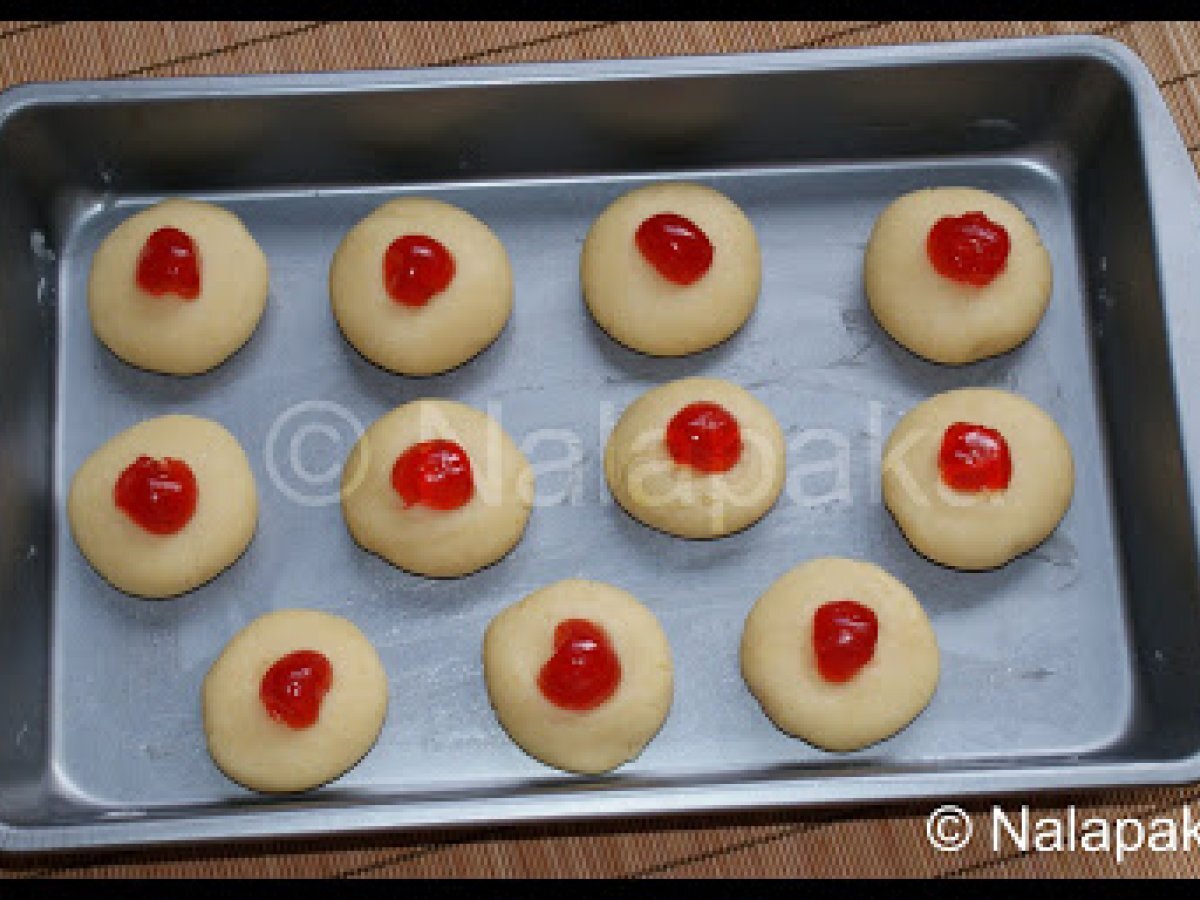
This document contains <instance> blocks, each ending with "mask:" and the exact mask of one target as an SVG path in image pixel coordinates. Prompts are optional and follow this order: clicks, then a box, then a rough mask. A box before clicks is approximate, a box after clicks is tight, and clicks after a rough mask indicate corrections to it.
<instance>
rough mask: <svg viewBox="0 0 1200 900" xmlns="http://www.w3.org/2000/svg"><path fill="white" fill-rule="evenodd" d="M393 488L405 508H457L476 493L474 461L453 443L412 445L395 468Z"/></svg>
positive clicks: (393, 470)
mask: <svg viewBox="0 0 1200 900" xmlns="http://www.w3.org/2000/svg"><path fill="white" fill-rule="evenodd" d="M392 487H394V488H395V489H396V493H398V494H399V495H400V498H401V499H402V500H403V501H404V505H405V506H413V505H414V504H418V503H419V504H421V505H423V506H428V507H430V508H431V509H441V510H449V509H458V508H459V507H460V506H462V505H463V504H464V503H466V502H467V501H468V500H470V499H471V495H472V494H473V493H474V492H475V479H474V477H473V476H472V474H471V459H470V457H468V456H467V451H466V450H464V449H463V448H462V447H460V446H459V445H458V444H456V443H454V441H444V440H433V441H422V442H421V443H419V444H413V445H412V446H411V447H409V448H408V449H407V450H405V451H404V452H403V453H401V454H400V456H399V457H398V458H397V459H396V464H395V465H394V466H392Z"/></svg>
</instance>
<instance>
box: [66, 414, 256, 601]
mask: <svg viewBox="0 0 1200 900" xmlns="http://www.w3.org/2000/svg"><path fill="white" fill-rule="evenodd" d="M141 456H149V457H151V458H153V459H156V460H162V459H165V458H171V459H178V460H182V461H183V462H185V463H186V464H187V465H188V466H189V467H190V468H191V471H192V473H193V476H194V478H195V483H196V491H197V497H196V507H195V510H194V512H193V513H192V515H191V518H190V519H189V520H188V521H187V523H186V524H185V525H184V526H183V527H182V529H180V530H178V531H176V532H175V533H173V534H158V533H152V532H151V531H149V530H147V529H145V528H144V527H142V526H141V525H139V524H138V523H137V522H135V521H134V520H133V518H131V516H130V515H128V514H127V513H126V512H125V511H124V510H122V509H121V508H120V507H118V506H117V504H116V502H115V490H116V484H117V481H118V479H120V478H121V477H122V473H123V472H124V471H125V470H126V468H127V467H128V466H130V464H131V463H133V462H134V460H136V459H137V458H138V457H141ZM67 515H68V519H69V521H70V525H71V533H72V535H74V537H75V542H76V543H77V544H78V546H79V549H80V551H81V552H82V553H83V555H84V556H85V557H86V558H87V560H88V562H90V563H91V564H92V566H93V567H94V568H95V569H96V571H97V572H99V573H100V574H101V575H102V576H103V577H104V578H105V579H107V580H108V581H109V582H110V583H111V584H112V585H113V586H114V587H116V588H117V589H118V590H121V591H124V592H125V593H127V594H133V595H135V596H139V597H148V598H153V599H163V598H166V597H173V596H176V595H178V594H182V593H184V592H186V591H190V590H192V589H193V588H196V587H199V586H200V585H202V584H204V583H205V582H207V581H209V580H210V579H212V578H214V577H215V576H216V575H218V574H219V573H220V572H221V571H223V570H224V569H226V568H227V567H228V566H230V565H232V564H233V563H234V561H235V560H237V558H238V557H239V556H241V555H242V553H243V551H245V549H246V547H247V546H249V544H250V540H251V538H252V537H253V536H254V529H255V525H256V523H257V521H258V495H257V493H256V491H255V487H254V475H253V473H252V472H251V471H250V462H249V460H248V459H247V458H246V454H245V452H244V451H243V450H242V447H241V445H240V444H238V441H237V438H235V437H234V436H233V435H232V434H230V433H229V432H228V431H226V430H225V429H224V428H223V427H222V426H221V425H219V424H217V423H216V422H213V421H211V420H209V419H201V418H198V417H196V416H182V415H170V416H159V417H158V418H154V419H147V420H146V421H143V422H140V423H138V424H137V425H134V426H133V427H132V428H129V429H127V430H125V431H122V432H121V433H120V434H118V435H116V436H115V437H113V438H112V439H110V440H109V441H108V442H107V443H105V444H104V445H103V446H101V447H100V448H98V449H97V450H96V451H95V452H94V453H92V455H91V456H89V457H88V458H87V459H86V460H84V462H83V464H82V465H81V466H80V467H79V469H78V470H77V471H76V472H75V476H74V478H72V480H71V488H70V492H69V494H68V496H67Z"/></svg>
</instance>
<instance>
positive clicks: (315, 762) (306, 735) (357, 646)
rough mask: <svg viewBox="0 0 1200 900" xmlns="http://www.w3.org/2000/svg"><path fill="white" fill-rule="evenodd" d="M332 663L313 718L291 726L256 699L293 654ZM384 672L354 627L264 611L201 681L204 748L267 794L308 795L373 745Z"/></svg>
mask: <svg viewBox="0 0 1200 900" xmlns="http://www.w3.org/2000/svg"><path fill="white" fill-rule="evenodd" d="M303 650H309V651H316V652H317V653H320V654H323V655H324V656H325V657H326V659H327V660H328V661H329V664H330V668H331V671H332V679H331V681H330V684H329V689H328V692H327V693H326V694H325V695H324V696H323V697H322V698H321V701H320V708H319V714H318V716H317V719H316V721H315V722H314V723H313V724H311V725H309V726H307V727H300V728H293V727H291V726H289V725H288V724H285V723H284V722H283V721H280V720H278V719H276V718H274V717H272V716H271V715H270V714H269V713H268V712H267V708H266V706H265V704H264V703H263V700H262V699H261V697H260V686H261V685H262V682H263V677H264V675H266V674H267V672H268V670H270V669H271V667H272V666H273V665H274V664H275V662H276V661H278V660H280V659H282V658H284V657H286V656H287V655H288V654H290V653H294V652H296V651H303ZM387 703H388V684H387V673H386V672H385V671H384V668H383V664H382V663H381V662H380V660H379V654H378V653H376V652H375V648H374V647H373V646H372V645H371V642H370V641H369V640H367V638H366V637H365V636H364V635H363V633H362V632H361V631H359V630H358V628H356V627H355V626H354V624H353V623H351V622H349V621H347V620H346V619H343V618H341V617H340V616H334V615H330V614H328V613H323V612H317V611H315V610H304V609H284V610H279V611H276V612H272V613H268V614H266V615H264V616H261V617H259V618H257V619H255V620H254V621H253V622H251V623H250V624H249V625H247V626H246V627H245V628H244V629H242V630H241V631H239V632H238V633H237V634H236V635H234V637H233V639H232V640H230V642H229V643H228V644H226V646H225V649H224V650H222V651H221V655H220V656H219V657H218V658H217V660H216V662H214V663H213V665H212V668H211V669H209V671H208V674H207V675H206V676H205V678H204V685H203V689H202V706H203V714H204V734H205V737H206V738H207V741H208V752H209V754H210V755H211V756H212V759H213V762H214V763H216V765H217V768H219V769H220V770H221V771H222V772H224V773H225V774H226V775H227V776H228V777H229V778H230V779H232V780H233V781H236V782H237V783H238V784H241V785H243V786H245V787H247V788H250V789H251V790H254V791H261V792H285V791H305V790H308V789H309V788H313V787H317V786H318V785H321V784H324V783H325V782H328V781H331V780H333V779H334V778H337V777H338V776H340V775H342V774H343V773H344V772H346V771H347V770H349V769H350V768H352V767H353V766H354V765H355V764H356V763H357V762H358V761H359V760H360V759H362V758H363V757H364V756H365V755H366V754H367V751H369V750H370V749H371V747H372V746H373V745H374V744H375V741H376V739H378V737H379V732H380V730H381V729H382V728H383V720H384V716H385V714H386V712H387Z"/></svg>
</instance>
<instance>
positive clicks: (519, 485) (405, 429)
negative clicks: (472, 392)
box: [342, 400, 534, 578]
mask: <svg viewBox="0 0 1200 900" xmlns="http://www.w3.org/2000/svg"><path fill="white" fill-rule="evenodd" d="M533 497H534V476H533V469H532V468H531V467H530V465H529V461H528V460H527V459H526V458H525V455H524V454H523V453H522V452H521V451H520V449H519V448H518V447H517V445H516V444H515V443H514V442H513V440H512V438H510V437H509V436H508V435H507V434H506V433H505V432H504V429H502V428H501V427H500V424H499V423H498V422H496V421H495V420H494V419H492V418H491V417H490V416H488V415H486V414H484V413H481V412H479V411H478V410H476V409H473V408H471V407H470V406H466V405H465V404H462V403H456V402H454V401H451V400H414V401H412V402H411V403H406V404H404V405H403V406H400V407H397V408H396V409H394V410H392V411H391V412H389V413H387V414H386V415H384V416H382V417H380V418H379V419H378V420H376V421H375V422H374V423H372V425H371V426H370V427H369V428H368V429H367V430H366V431H365V432H364V433H363V436H362V437H361V438H360V439H359V441H358V443H357V444H355V445H354V449H353V450H351V451H350V456H349V458H348V459H347V460H346V466H345V468H344V469H343V472H342V513H343V515H344V516H345V518H346V525H347V526H348V527H349V529H350V534H351V535H352V536H353V537H354V540H355V541H357V542H358V543H359V544H360V545H361V546H362V547H363V548H364V549H366V550H369V551H371V552H372V553H376V554H378V555H379V556H382V557H383V558H384V559H386V560H387V561H388V562H390V563H392V565H395V566H399V567H400V568H402V569H406V570H407V571H409V572H415V573H417V574H418V575H429V576H433V577H437V578H453V577H456V576H459V575H467V574H470V573H471V572H474V571H476V570H477V569H481V568H483V567H484V566H487V565H490V564H492V563H494V562H496V561H497V560H498V559H500V558H501V557H503V556H504V555H505V554H506V553H508V551H509V550H511V549H512V548H513V547H514V546H516V544H517V541H519V540H520V539H521V535H522V533H523V532H524V531H525V523H526V522H528V521H529V514H530V511H531V510H532V508H533Z"/></svg>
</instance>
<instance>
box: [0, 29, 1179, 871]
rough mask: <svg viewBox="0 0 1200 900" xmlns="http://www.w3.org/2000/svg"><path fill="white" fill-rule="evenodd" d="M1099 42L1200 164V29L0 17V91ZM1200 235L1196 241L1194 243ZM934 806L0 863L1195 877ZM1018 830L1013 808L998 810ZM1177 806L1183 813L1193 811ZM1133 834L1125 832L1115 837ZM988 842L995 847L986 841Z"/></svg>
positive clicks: (1116, 798) (1175, 799)
mask: <svg viewBox="0 0 1200 900" xmlns="http://www.w3.org/2000/svg"><path fill="white" fill-rule="evenodd" d="M1045 34H1103V35H1108V36H1109V37H1112V38H1115V39H1116V40H1119V41H1122V42H1123V43H1125V44H1126V45H1128V46H1129V47H1130V48H1132V49H1133V50H1134V51H1135V52H1136V53H1138V54H1139V55H1140V56H1141V58H1142V59H1143V60H1144V61H1145V62H1146V64H1147V65H1148V66H1149V67H1150V70H1151V71H1152V72H1153V73H1154V76H1155V78H1156V79H1157V81H1158V83H1159V86H1160V88H1161V89H1162V92H1163V96H1164V97H1165V98H1166V101H1167V104H1168V105H1169V107H1170V109H1171V112H1172V113H1173V114H1174V116H1175V121H1176V122H1177V124H1178V126H1179V129H1180V131H1181V132H1182V134H1183V138H1184V141H1185V142H1186V144H1187V146H1188V149H1189V151H1190V153H1191V156H1192V162H1193V164H1195V165H1197V166H1198V167H1200V24H1197V23H1196V22H387V23H378V22H324V21H312V22H0V87H7V86H9V85H13V84H17V83H20V82H26V81H55V80H62V79H76V78H127V77H133V76H166V75H208V74H236V73H254V72H304V71H322V70H333V69H358V68H394V67H406V66H446V65H470V64H475V63H507V62H527V61H539V60H571V59H597V58H612V57H643V56H671V55H680V54H694V53H733V52H746V51H767V50H783V49H799V48H809V47H835V46H840V47H850V46H865V45H879V44H903V43H923V42H930V41H946V40H967V39H978V38H993V37H1019V36H1025V35H1045ZM1197 238H1198V239H1200V235H1197ZM1198 800H1200V785H1198V786H1191V787H1185V788H1176V789H1155V790H1135V791H1121V792H1104V793H1098V794H1091V795H1087V796H1084V795H1080V796H1063V797H1059V798H1051V799H1048V798H1045V797H1042V798H1040V799H1039V800H1038V803H1037V805H1035V806H1033V807H1032V810H1031V819H1032V820H1033V821H1034V822H1036V820H1037V819H1038V818H1040V817H1042V816H1049V817H1054V818H1056V819H1059V820H1062V819H1063V817H1064V816H1065V812H1064V810H1065V809H1066V807H1067V806H1068V805H1070V804H1074V805H1076V807H1077V822H1078V823H1083V822H1084V821H1085V819H1086V818H1087V817H1089V816H1095V817H1100V818H1102V819H1105V820H1108V821H1109V822H1115V821H1116V820H1118V819H1122V818H1126V819H1136V820H1137V821H1139V822H1141V823H1142V827H1144V828H1147V829H1148V830H1149V831H1154V830H1155V829H1157V830H1158V831H1159V832H1161V833H1164V834H1165V830H1166V828H1167V826H1166V825H1165V824H1163V823H1162V822H1158V823H1156V821H1155V820H1156V818H1159V817H1162V818H1166V819H1170V820H1171V821H1172V822H1174V823H1176V825H1177V826H1180V825H1182V824H1183V820H1184V818H1185V812H1186V813H1187V816H1188V818H1189V819H1190V818H1191V817H1193V816H1194V817H1195V818H1196V819H1200V806H1197V805H1196V804H1197V801H1198ZM931 806H932V804H926V805H921V806H915V805H914V806H907V807H901V808H893V809H890V810H878V809H872V810H863V811H857V812H856V811H849V812H845V811H838V812H829V811H817V812H812V811H809V812H803V811H782V812H770V813H753V814H741V815H722V816H697V817H692V818H688V819H623V820H618V821H609V822H604V823H578V824H568V825H555V826H538V827H508V828H490V829H474V830H460V831H452V832H441V833H408V834H403V835H383V836H376V837H354V838H341V837H338V838H329V839H325V840H321V841H312V840H308V841H300V842H295V841H289V842H266V843H255V844H239V845H227V844H211V845H206V846H202V847H190V848H169V849H149V850H140V851H116V852H97V853H82V854H71V855H55V856H33V855H25V856H15V857H3V858H0V878H11V877H18V878H19V877H106V876H107V877H113V876H117V877H132V878H147V877H169V876H176V877H180V876H182V877H255V876H263V877H318V878H360V877H416V876H424V877H481V878H503V877H541V876H545V877H561V876H568V877H657V876H666V877H709V876H723V877H734V878H744V877H760V876H774V877H797V876H876V877H889V876H891V877H894V876H925V877H932V876H939V877H987V876H995V875H1002V876H1010V877H1013V876H1015V877H1035V878H1044V877H1052V876H1076V877H1096V876H1114V875H1140V876H1145V875H1156V876H1183V877H1189V876H1190V877H1196V876H1197V875H1200V846H1192V845H1190V844H1189V845H1188V849H1179V850H1177V851H1175V852H1170V851H1166V852H1151V851H1149V850H1147V849H1143V850H1142V851H1140V852H1136V853H1132V854H1129V855H1126V856H1125V857H1124V859H1123V861H1121V862H1118V861H1117V857H1116V854H1115V853H1114V852H1111V851H1110V852H1090V851H1086V850H1083V849H1077V850H1075V851H1074V852H1072V851H1063V852H1055V851H1044V852H1043V851H1036V850H1034V849H1032V848H1031V849H1030V850H1028V851H1025V852H1022V851H1020V850H1015V849H1013V848H1012V846H1011V844H1006V845H1004V846H1002V847H1001V850H1000V852H996V851H994V850H993V848H992V846H991V842H990V834H991V802H990V801H984V802H977V803H968V804H965V806H966V808H967V810H968V811H969V812H970V813H971V820H972V822H973V825H974V829H975V834H976V839H975V840H974V841H973V842H972V843H971V844H970V845H969V846H968V847H967V848H966V849H964V850H963V851H961V852H958V853H943V852H937V851H935V850H933V849H932V848H931V847H930V845H929V842H928V840H927V838H926V818H927V816H928V815H929V814H930V812H931ZM1003 806H1004V809H1005V810H1006V811H1007V812H1008V813H1009V814H1010V815H1012V816H1014V817H1015V816H1016V815H1017V812H1018V811H1019V808H1020V800H1012V801H1004V803H1003ZM1185 807H1187V809H1186V811H1185ZM1124 827H1125V828H1126V831H1127V835H1128V836H1129V837H1130V838H1131V839H1132V836H1133V835H1135V834H1136V828H1135V827H1134V826H1132V825H1128V826H1124ZM981 835H982V836H987V839H985V838H981Z"/></svg>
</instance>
